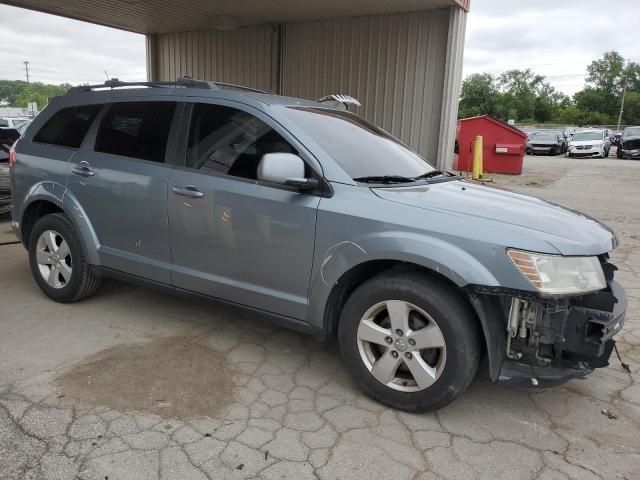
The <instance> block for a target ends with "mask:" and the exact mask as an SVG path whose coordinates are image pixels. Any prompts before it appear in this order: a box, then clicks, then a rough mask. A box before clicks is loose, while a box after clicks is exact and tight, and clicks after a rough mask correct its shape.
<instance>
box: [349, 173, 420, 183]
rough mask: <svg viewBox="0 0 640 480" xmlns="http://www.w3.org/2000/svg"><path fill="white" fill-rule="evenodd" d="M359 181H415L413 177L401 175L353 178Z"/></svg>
mask: <svg viewBox="0 0 640 480" xmlns="http://www.w3.org/2000/svg"><path fill="white" fill-rule="evenodd" d="M354 180H355V181H356V182H360V183H410V182H415V179H414V178H410V177H403V176H401V175H375V176H370V177H358V178H354Z"/></svg>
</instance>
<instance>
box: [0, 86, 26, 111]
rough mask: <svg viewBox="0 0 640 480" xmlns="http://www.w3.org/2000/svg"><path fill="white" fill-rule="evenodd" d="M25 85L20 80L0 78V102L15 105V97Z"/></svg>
mask: <svg viewBox="0 0 640 480" xmlns="http://www.w3.org/2000/svg"><path fill="white" fill-rule="evenodd" d="M26 85H27V82H24V81H22V80H0V103H2V104H5V103H6V104H7V106H10V107H15V106H16V97H17V96H18V94H19V93H20V91H21V90H22V89H23V88H24V87H25V86H26Z"/></svg>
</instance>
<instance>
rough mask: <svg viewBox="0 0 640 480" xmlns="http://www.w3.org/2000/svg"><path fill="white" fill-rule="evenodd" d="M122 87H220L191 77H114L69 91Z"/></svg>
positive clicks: (211, 88)
mask: <svg viewBox="0 0 640 480" xmlns="http://www.w3.org/2000/svg"><path fill="white" fill-rule="evenodd" d="M122 87H151V88H160V87H165V88H166V87H184V88H204V89H210V90H213V89H218V87H217V86H216V85H215V84H214V83H213V82H206V81H204V80H194V79H192V78H190V77H180V78H178V79H177V80H175V81H174V82H167V81H157V82H123V81H121V80H118V79H117V78H112V79H110V80H107V81H106V82H104V83H100V84H97V85H79V86H77V87H72V88H70V89H69V93H72V92H89V91H91V90H97V89H99V88H111V89H113V88H122Z"/></svg>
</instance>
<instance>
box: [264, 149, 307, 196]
mask: <svg viewBox="0 0 640 480" xmlns="http://www.w3.org/2000/svg"><path fill="white" fill-rule="evenodd" d="M258 180H261V181H264V182H271V183H277V184H280V185H287V186H290V187H295V188H298V189H300V190H312V189H314V188H316V187H317V186H318V180H316V179H315V178H305V176H304V161H303V160H302V159H301V158H300V157H299V156H297V155H294V154H293V153H266V154H265V155H263V156H262V159H261V160H260V163H259V164H258Z"/></svg>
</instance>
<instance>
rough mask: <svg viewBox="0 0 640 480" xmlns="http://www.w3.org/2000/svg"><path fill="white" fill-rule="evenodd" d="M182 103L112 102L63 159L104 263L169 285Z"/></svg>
mask: <svg viewBox="0 0 640 480" xmlns="http://www.w3.org/2000/svg"><path fill="white" fill-rule="evenodd" d="M182 105H183V104H181V103H177V102H175V101H166V98H165V99H163V100H160V99H159V100H157V101H155V100H153V101H147V100H145V101H133V100H132V101H118V102H114V103H112V104H110V105H108V107H107V110H106V112H103V114H102V118H101V119H100V121H99V125H98V127H97V129H96V130H95V131H94V132H92V134H90V135H89V136H88V138H87V141H86V142H85V143H84V145H83V147H82V148H81V149H80V150H79V151H77V152H76V153H75V154H74V156H73V157H72V158H71V161H70V162H69V169H70V170H69V174H68V182H67V186H68V189H69V190H70V192H71V194H73V195H74V196H75V197H76V198H77V200H78V202H79V204H80V206H81V207H82V208H83V209H84V214H85V215H86V216H87V218H88V220H89V222H90V223H91V225H92V226H93V229H94V231H95V235H96V237H97V240H98V243H99V247H98V254H99V257H100V263H101V264H102V266H104V267H107V268H111V269H113V270H119V271H123V272H126V273H129V274H133V275H136V276H139V277H142V278H146V279H149V280H154V281H157V282H163V283H167V284H169V283H170V272H169V271H170V267H171V253H170V250H169V227H168V223H167V181H168V178H169V174H170V172H171V168H172V165H171V163H170V160H171V159H172V155H173V153H174V152H173V150H172V148H171V146H172V145H173V144H174V143H175V141H172V140H171V139H170V136H171V132H172V131H174V130H175V128H173V129H172V125H173V126H174V127H175V126H176V125H177V124H178V123H179V110H180V109H181V108H182Z"/></svg>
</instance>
